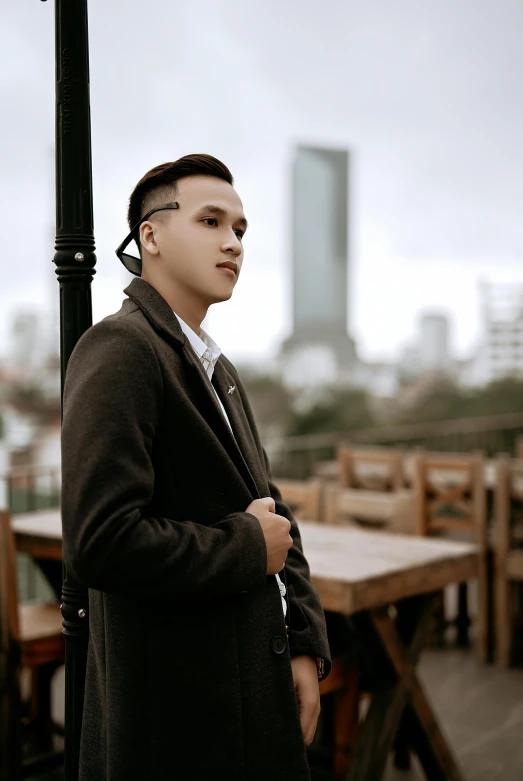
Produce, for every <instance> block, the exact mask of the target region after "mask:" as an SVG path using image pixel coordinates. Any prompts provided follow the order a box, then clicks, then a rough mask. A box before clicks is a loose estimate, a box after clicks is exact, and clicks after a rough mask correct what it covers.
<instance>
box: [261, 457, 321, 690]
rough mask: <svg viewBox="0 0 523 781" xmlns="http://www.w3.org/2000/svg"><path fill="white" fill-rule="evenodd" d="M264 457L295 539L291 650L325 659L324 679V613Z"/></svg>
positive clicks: (290, 560)
mask: <svg viewBox="0 0 523 781" xmlns="http://www.w3.org/2000/svg"><path fill="white" fill-rule="evenodd" d="M263 457H264V461H265V471H266V475H267V480H268V483H269V491H270V494H271V496H272V498H273V499H274V503H275V505H276V507H275V509H276V512H277V513H278V515H282V516H283V517H284V518H287V520H288V521H290V524H291V532H290V534H291V537H292V539H293V542H294V544H293V546H292V548H290V550H289V553H288V555H287V560H286V562H285V573H286V579H287V589H288V593H287V598H288V600H289V648H290V653H291V656H298V655H300V654H306V655H307V656H312V657H313V658H316V659H323V672H322V673H321V675H320V680H323V679H324V678H326V677H327V675H328V674H329V672H330V670H331V666H332V661H331V653H330V648H329V641H328V638H327V626H326V623H325V614H324V612H323V608H322V606H321V602H320V598H319V596H318V592H317V591H316V589H315V587H314V586H313V584H312V582H311V576H310V569H309V564H308V562H307V559H306V558H305V555H304V553H303V545H302V541H301V535H300V530H299V527H298V524H297V522H296V519H295V518H294V516H293V514H292V511H291V509H290V507H289V506H288V505H287V504H285V502H283V500H282V496H281V493H280V491H279V489H278V487H277V485H276V483H274V482H273V480H272V474H271V468H270V464H269V458H268V456H267V453H266V451H265V449H263Z"/></svg>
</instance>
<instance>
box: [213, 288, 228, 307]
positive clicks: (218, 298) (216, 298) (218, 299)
mask: <svg viewBox="0 0 523 781" xmlns="http://www.w3.org/2000/svg"><path fill="white" fill-rule="evenodd" d="M232 292H233V291H232V290H231V291H230V292H229V293H215V294H214V295H213V297H212V301H211V303H212V304H221V303H222V301H228V300H229V299H230V298H231V297H232Z"/></svg>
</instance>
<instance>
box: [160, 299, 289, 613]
mask: <svg viewBox="0 0 523 781" xmlns="http://www.w3.org/2000/svg"><path fill="white" fill-rule="evenodd" d="M174 314H175V315H176V312H175V313H174ZM176 317H177V319H178V322H179V323H180V327H181V329H182V331H183V332H184V334H185V336H186V337H187V339H188V340H189V342H190V344H191V347H192V348H193V350H194V352H195V353H196V355H197V356H198V358H199V359H200V361H201V364H202V366H203V368H204V369H205V373H206V374H207V376H208V378H209V381H210V380H211V379H212V375H213V373H214V367H215V365H216V361H217V360H218V358H219V357H220V355H221V352H222V351H221V350H220V348H219V347H218V345H217V344H216V342H215V341H213V339H211V337H210V336H209V334H207V333H205V331H204V330H203V328H200V332H199V335H198V334H197V333H195V332H194V331H193V329H192V328H191V327H190V326H189V325H187V323H186V322H185V321H184V320H182V318H181V317H180V316H179V315H176ZM211 387H212V389H213V391H214V394H215V396H216V398H217V399H218V403H219V405H220V407H221V409H222V412H223V416H224V418H225V420H226V421H227V423H228V425H229V428H230V429H231V432H232V435H233V436H234V432H233V430H232V426H231V423H230V421H229V418H228V417H227V413H226V412H225V408H224V406H223V404H222V400H221V399H220V397H219V396H218V394H217V392H216V388H215V387H214V385H213V384H212V382H211ZM276 580H277V582H278V586H279V589H280V596H281V603H282V607H283V615H284V616H286V615H287V602H286V600H285V593H286V590H285V585H284V583H282V581H281V579H280V576H279V575H276Z"/></svg>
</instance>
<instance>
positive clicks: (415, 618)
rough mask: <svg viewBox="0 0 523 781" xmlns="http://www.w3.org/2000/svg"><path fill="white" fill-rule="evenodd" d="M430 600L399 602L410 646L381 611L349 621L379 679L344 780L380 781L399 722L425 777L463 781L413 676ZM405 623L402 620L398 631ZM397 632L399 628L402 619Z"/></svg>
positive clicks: (426, 596)
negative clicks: (409, 636) (408, 626)
mask: <svg viewBox="0 0 523 781" xmlns="http://www.w3.org/2000/svg"><path fill="white" fill-rule="evenodd" d="M433 601H434V595H423V596H419V597H415V598H412V599H409V600H405V601H404V602H403V604H402V608H401V609H402V610H405V611H406V613H407V615H408V616H409V621H410V622H411V631H410V634H411V639H410V642H409V640H408V638H406V639H405V640H403V639H402V638H401V637H400V635H399V633H398V630H397V629H396V626H395V625H394V622H393V619H392V618H391V617H390V615H389V613H388V610H387V609H386V608H383V609H379V610H374V611H371V612H366V613H362V614H360V615H358V616H354V617H353V622H354V624H355V628H356V630H357V631H358V633H359V634H360V636H361V637H362V640H363V644H364V648H365V654H366V655H367V656H368V657H370V658H371V660H372V664H373V666H375V665H378V666H375V670H376V671H377V672H378V674H377V675H375V676H374V679H375V680H374V681H373V684H374V685H373V694H372V700H371V704H370V707H369V711H368V713H367V718H366V720H365V722H364V724H363V725H362V727H361V730H360V734H359V738H358V742H357V745H356V748H355V753H354V761H353V762H352V763H351V766H350V768H349V771H348V773H347V776H346V781H368V780H369V779H372V780H373V781H379V779H381V778H382V777H383V774H384V772H385V766H386V763H387V758H388V755H389V753H390V751H391V749H392V746H393V743H394V739H395V737H396V734H397V731H398V726H399V724H400V723H401V722H402V720H403V727H402V734H403V735H406V734H407V733H408V735H409V737H410V742H411V745H412V747H413V748H414V749H415V750H416V752H417V753H418V756H419V758H420V761H421V763H422V765H423V768H424V770H425V773H426V776H427V778H428V779H430V781H444V780H445V779H448V780H450V781H463V777H462V775H461V772H460V770H459V768H458V767H457V764H456V762H455V760H454V758H453V756H452V752H451V751H450V749H449V747H448V746H447V743H446V741H445V738H444V736H443V734H442V733H441V730H440V728H439V725H438V723H437V720H436V717H435V715H434V713H433V712H432V708H431V707H430V705H429V703H428V701H427V698H426V696H425V693H424V691H423V689H422V687H421V685H420V683H419V681H418V679H417V676H416V672H415V664H416V663H417V661H418V658H419V655H420V653H421V650H422V648H423V646H424V644H425V641H426V636H427V632H428V629H429V625H430V617H431V611H432V606H433ZM409 614H410V615H409ZM408 623H409V622H408V621H407V616H406V617H405V620H404V624H403V626H404V627H406V626H407V625H408ZM398 629H400V630H401V629H402V620H400V621H399V625H398ZM413 725H414V726H413Z"/></svg>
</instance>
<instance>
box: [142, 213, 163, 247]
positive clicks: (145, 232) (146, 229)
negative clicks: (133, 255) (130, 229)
mask: <svg viewBox="0 0 523 781" xmlns="http://www.w3.org/2000/svg"><path fill="white" fill-rule="evenodd" d="M140 242H141V245H142V248H143V249H144V250H146V251H147V252H148V253H149V255H157V254H158V252H159V251H160V250H159V247H158V242H157V241H156V235H155V229H154V226H153V224H152V222H149V220H146V221H145V222H142V224H141V225H140Z"/></svg>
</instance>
